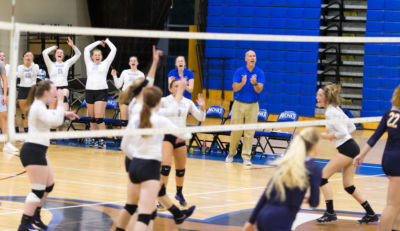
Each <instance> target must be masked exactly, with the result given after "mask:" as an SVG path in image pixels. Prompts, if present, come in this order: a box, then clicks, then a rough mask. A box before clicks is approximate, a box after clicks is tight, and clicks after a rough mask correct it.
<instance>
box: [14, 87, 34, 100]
mask: <svg viewBox="0 0 400 231" xmlns="http://www.w3.org/2000/svg"><path fill="white" fill-rule="evenodd" d="M30 90H31V88H30V87H19V89H18V97H17V99H26V98H28V95H29V91H30Z"/></svg>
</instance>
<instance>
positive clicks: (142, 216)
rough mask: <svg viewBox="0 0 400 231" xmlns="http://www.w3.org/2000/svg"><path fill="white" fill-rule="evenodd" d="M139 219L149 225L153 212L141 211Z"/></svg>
mask: <svg viewBox="0 0 400 231" xmlns="http://www.w3.org/2000/svg"><path fill="white" fill-rule="evenodd" d="M137 220H138V221H140V222H143V223H144V224H146V225H149V223H150V220H151V214H143V213H139V215H138V218H137Z"/></svg>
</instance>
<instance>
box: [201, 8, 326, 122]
mask: <svg viewBox="0 0 400 231" xmlns="http://www.w3.org/2000/svg"><path fill="white" fill-rule="evenodd" d="M208 2H209V6H208V17H207V32H223V33H248V34H277V35H319V34H320V31H319V29H320V16H321V0H286V1H285V0H209V1H208ZM318 48H319V44H318V43H300V42H252V41H217V40H208V41H206V48H205V53H206V58H210V59H209V62H208V74H209V79H208V86H209V89H216V90H221V88H222V71H223V69H222V61H221V60H218V59H212V58H227V59H226V61H225V65H224V66H225V71H224V74H225V81H224V89H225V90H229V91H231V90H232V78H233V75H234V72H235V70H236V69H237V68H239V67H240V66H243V65H245V62H244V54H245V52H246V51H247V50H249V49H252V50H254V51H255V52H256V54H257V66H258V67H259V68H261V69H262V70H263V71H264V72H265V77H266V82H265V85H264V90H263V92H262V93H261V101H260V108H265V109H267V110H268V112H269V113H273V114H278V113H280V112H282V111H285V110H293V111H296V112H297V113H298V114H299V115H301V116H311V117H314V115H315V103H316V102H315V92H316V86H317V71H318V63H317V62H318ZM206 68H207V67H206ZM205 81H206V80H205ZM204 86H206V83H204Z"/></svg>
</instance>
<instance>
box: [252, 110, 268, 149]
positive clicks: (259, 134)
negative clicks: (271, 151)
mask: <svg viewBox="0 0 400 231" xmlns="http://www.w3.org/2000/svg"><path fill="white" fill-rule="evenodd" d="M268 116H269V114H268V111H267V109H260V110H259V111H258V122H261V123H266V122H268ZM263 137H264V132H263V131H256V132H255V133H254V138H255V139H256V141H257V142H256V144H254V145H253V146H252V153H251V154H252V156H254V155H255V154H256V153H257V148H260V149H261V151H262V154H264V153H265V145H262V143H261V139H262V138H263Z"/></svg>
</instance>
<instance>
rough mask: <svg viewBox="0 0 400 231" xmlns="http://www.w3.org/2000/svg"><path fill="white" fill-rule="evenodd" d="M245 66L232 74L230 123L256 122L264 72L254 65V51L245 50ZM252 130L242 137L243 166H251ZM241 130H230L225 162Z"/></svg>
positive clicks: (228, 159)
mask: <svg viewBox="0 0 400 231" xmlns="http://www.w3.org/2000/svg"><path fill="white" fill-rule="evenodd" d="M245 61H246V66H243V67H241V68H239V69H238V70H237V71H236V72H235V75H234V76H233V84H232V88H233V92H234V93H233V94H234V95H233V98H234V102H233V106H232V118H231V124H241V123H257V117H258V109H259V108H258V100H259V99H260V93H261V91H262V89H263V87H264V72H263V71H262V70H261V69H260V68H258V67H256V61H257V58H256V53H255V52H254V51H252V50H249V51H247V52H246V55H245ZM254 132H255V131H254V130H245V131H244V137H243V149H242V159H243V164H244V165H245V166H251V160H250V159H251V148H252V145H253V138H254ZM242 134H243V131H232V132H231V141H230V145H229V155H228V156H227V157H226V160H225V162H227V163H231V162H232V161H233V156H234V155H235V154H236V149H237V146H238V143H239V141H240V138H241V137H242Z"/></svg>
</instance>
